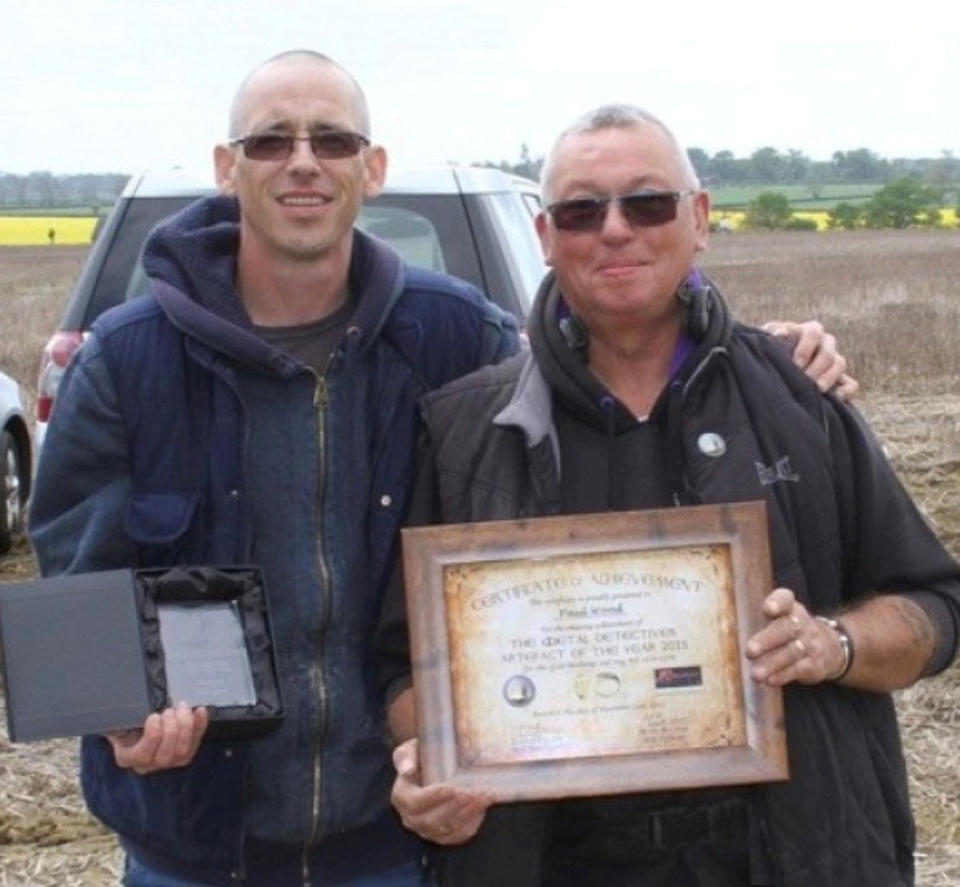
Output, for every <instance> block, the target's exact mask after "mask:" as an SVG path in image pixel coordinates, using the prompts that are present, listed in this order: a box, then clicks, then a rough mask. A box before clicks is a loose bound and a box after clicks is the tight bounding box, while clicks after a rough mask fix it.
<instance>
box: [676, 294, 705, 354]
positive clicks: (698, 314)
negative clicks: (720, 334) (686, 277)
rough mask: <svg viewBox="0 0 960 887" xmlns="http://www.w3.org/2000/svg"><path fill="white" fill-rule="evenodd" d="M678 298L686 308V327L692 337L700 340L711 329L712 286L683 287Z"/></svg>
mask: <svg viewBox="0 0 960 887" xmlns="http://www.w3.org/2000/svg"><path fill="white" fill-rule="evenodd" d="M677 298H678V299H679V300H680V302H681V303H682V304H683V306H684V308H685V309H686V310H685V315H686V316H685V324H684V325H685V327H686V331H687V334H688V335H689V336H690V338H692V339H694V340H695V341H697V342H699V341H700V340H701V339H703V337H704V336H706V334H707V330H709V329H710V288H709V287H706V286H690V285H686V286H683V287H681V289H680V291H679V292H678V293H677Z"/></svg>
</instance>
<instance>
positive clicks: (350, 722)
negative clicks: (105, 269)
mask: <svg viewBox="0 0 960 887" xmlns="http://www.w3.org/2000/svg"><path fill="white" fill-rule="evenodd" d="M238 221H239V216H238V209H237V205H236V203H235V201H234V200H232V199H229V198H224V197H216V198H208V199H205V200H201V201H198V202H197V203H195V204H193V205H192V206H191V207H189V208H187V209H186V210H184V211H183V212H182V213H181V214H180V215H179V216H177V217H175V218H173V219H172V220H171V221H169V222H168V223H166V224H164V225H162V226H161V227H160V228H158V229H157V231H155V232H154V233H153V235H151V237H150V239H149V241H148V243H147V245H146V248H145V254H144V268H145V270H146V272H147V275H148V277H149V278H150V281H151V287H150V295H149V296H148V297H147V298H144V299H139V300H136V301H135V302H131V303H127V304H125V305H123V306H120V307H118V308H116V309H113V310H111V311H109V312H107V313H105V314H104V315H103V316H102V317H101V318H99V319H98V320H97V322H96V323H95V324H94V327H93V330H92V334H91V337H90V339H89V340H88V341H87V343H86V344H85V345H84V347H83V348H82V349H81V350H80V352H79V353H78V354H77V356H76V358H75V359H74V360H73V362H72V364H71V366H70V368H69V370H68V372H67V374H66V376H65V378H64V381H63V384H62V386H61V388H60V392H59V396H58V400H57V407H56V410H55V412H54V415H53V418H52V421H51V424H50V428H49V432H48V435H47V438H46V441H45V445H44V450H43V453H42V457H41V462H40V466H39V470H38V477H37V485H36V493H35V498H34V501H33V507H32V514H31V535H32V540H33V543H34V546H35V548H36V550H37V554H38V557H39V560H40V565H41V569H42V571H43V573H44V574H45V575H51V574H56V573H64V572H88V571H92V570H102V569H112V568H118V567H131V566H132V567H137V566H162V565H169V564H235V563H255V564H258V565H259V566H260V567H261V568H262V569H263V571H264V576H265V581H266V586H267V590H268V594H269V600H270V608H271V619H272V623H273V630H274V635H275V643H276V647H277V652H278V656H279V670H280V673H281V682H282V691H283V695H284V709H285V719H284V723H283V725H282V726H281V728H280V730H279V731H278V732H277V733H275V734H273V735H271V736H270V737H268V738H266V739H260V740H254V741H248V742H234V743H225V742H207V743H204V744H203V745H202V746H201V749H200V751H199V753H198V755H197V757H196V759H195V761H194V762H193V763H192V764H191V765H190V766H188V767H185V768H182V769H177V770H171V771H166V772H161V773H156V774H153V775H150V776H147V777H141V776H138V775H136V774H134V773H132V772H130V771H126V770H122V769H119V768H117V767H116V766H115V764H114V762H113V755H112V752H111V750H110V747H109V745H108V744H107V742H106V740H104V739H103V738H100V737H86V738H85V739H84V742H83V757H82V781H83V787H84V792H85V795H86V798H87V802H88V804H89V806H90V808H91V810H92V811H93V812H94V813H95V814H96V815H97V816H98V817H99V818H101V819H102V820H103V821H104V822H106V823H107V824H108V825H109V826H110V827H111V828H113V829H114V830H116V831H117V832H118V833H119V834H120V836H121V838H122V840H123V841H124V843H125V845H126V846H127V847H128V848H130V849H132V850H133V852H135V853H136V854H137V855H138V856H140V857H142V858H144V859H146V860H148V861H151V862H153V863H154V864H155V865H157V866H159V867H160V868H162V869H165V870H168V871H173V872H177V873H182V874H184V875H187V876H193V877H197V878H202V879H204V880H207V881H211V882H214V883H236V882H237V881H242V880H243V879H244V851H243V848H244V841H245V839H246V838H251V837H252V838H253V839H256V840H257V841H262V842H266V846H267V847H269V848H276V847H286V846H289V847H291V848H306V849H304V850H303V851H302V853H303V859H304V861H306V862H308V863H309V864H312V865H314V866H316V867H318V868H320V869H322V868H323V867H324V866H329V867H330V872H331V874H334V873H338V872H339V869H338V868H337V866H338V865H341V864H342V865H343V866H346V867H347V870H349V869H350V868H351V867H353V871H354V872H356V871H357V870H358V869H361V870H362V868H363V867H364V866H366V867H368V868H369V869H371V870H375V869H376V868H377V867H383V866H385V865H389V864H392V862H393V861H394V859H395V858H396V861H399V858H410V854H411V853H412V852H413V845H412V844H410V843H408V841H409V836H407V835H406V833H405V832H403V831H402V829H401V828H400V826H399V824H398V823H397V822H396V820H395V819H394V818H393V815H392V813H391V812H390V810H389V803H388V794H389V786H390V784H391V782H392V766H391V764H390V759H389V749H388V746H387V743H386V740H385V738H384V737H385V736H386V731H385V728H384V723H383V705H382V699H381V698H380V696H379V694H378V692H377V690H376V687H375V681H374V679H373V675H372V671H371V667H370V664H369V661H368V660H369V646H370V639H371V635H372V626H373V625H374V624H375V621H376V617H377V613H378V610H379V605H380V599H381V596H382V590H383V587H384V584H385V582H386V580H387V577H388V574H389V572H390V566H391V564H392V562H393V557H394V553H395V545H396V538H397V530H398V528H399V526H400V523H401V521H402V519H403V516H404V514H405V511H406V508H407V502H408V496H409V491H410V487H411V473H412V461H413V453H414V447H415V441H416V436H417V417H416V409H415V403H416V400H417V398H418V397H419V396H420V395H422V394H423V393H424V392H426V391H429V390H431V389H433V388H436V387H438V386H440V385H442V384H443V383H445V382H447V381H449V380H451V379H453V378H456V377H458V376H461V375H463V374H465V373H467V372H470V371H472V370H473V369H475V368H477V367H479V366H482V365H484V364H487V363H492V362H497V361H499V360H500V359H502V358H504V357H506V356H507V355H509V354H512V353H513V352H515V351H516V350H517V348H518V333H517V326H516V323H515V321H514V320H513V319H512V318H511V317H509V316H508V315H506V314H504V313H503V312H501V311H500V310H499V309H498V308H497V307H496V306H494V305H493V304H492V303H491V302H489V301H488V300H487V299H485V298H484V296H483V295H482V294H481V293H480V292H479V291H478V290H476V289H475V288H474V287H471V286H469V285H468V284H465V283H463V282H461V281H458V280H455V279H453V278H450V277H446V276H443V275H439V274H435V273H432V272H427V271H423V270H420V269H414V268H411V267H408V266H406V265H405V264H404V263H403V261H402V260H401V259H400V258H399V256H397V255H396V253H394V252H393V251H392V250H391V249H390V248H389V247H387V246H386V245H384V244H382V243H380V242H378V241H376V240H374V239H373V238H370V237H368V236H366V235H364V234H363V233H361V232H359V231H357V232H355V233H354V244H353V257H352V262H351V267H350V275H349V286H350V291H351V294H352V295H353V297H354V300H355V304H356V308H355V311H354V313H353V316H352V317H351V320H350V323H349V328H348V331H347V335H346V337H345V339H344V341H343V342H342V343H341V345H340V346H339V348H338V349H337V350H336V351H335V353H334V355H333V357H332V359H331V362H330V365H329V367H328V369H327V371H326V372H325V374H324V375H323V377H319V376H317V374H315V373H314V372H313V371H312V370H310V369H308V368H306V367H304V366H302V365H301V364H299V363H297V362H296V361H294V360H292V359H291V358H290V357H288V356H287V355H285V354H284V353H282V352H281V351H279V350H277V349H276V348H274V347H272V346H271V345H269V344H268V343H266V342H265V341H264V340H263V339H261V338H260V337H258V336H257V335H256V334H255V332H254V330H253V328H252V326H251V323H250V320H249V318H248V317H247V315H246V313H245V312H244V310H243V308H242V306H241V304H240V302H239V300H238V298H237V295H236V292H235V288H234V279H235V274H236V255H237V247H238V242H239V225H238ZM318 466H319V470H318ZM351 847H352V848H353V851H352V852H350V853H349V854H347V853H345V852H341V851H344V850H345V848H351ZM361 847H362V849H361ZM338 848H339V849H338ZM338 853H339V857H338ZM347 856H349V858H345V857H347ZM397 857H399V858H397ZM338 858H339V862H338ZM348 873H349V871H348ZM292 877H293V873H292V872H291V878H292ZM300 877H301V874H300V866H299V865H298V866H297V871H296V879H297V883H299V882H300ZM274 883H276V884H281V883H285V880H284V879H283V876H282V875H281V874H280V873H279V872H278V873H277V876H276V879H275V881H274Z"/></svg>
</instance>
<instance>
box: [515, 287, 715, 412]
mask: <svg viewBox="0 0 960 887" xmlns="http://www.w3.org/2000/svg"><path fill="white" fill-rule="evenodd" d="M676 298H677V300H678V301H679V302H680V306H681V312H682V315H683V326H682V333H681V337H680V340H679V341H678V343H677V348H676V351H675V353H674V356H673V362H672V364H671V367H670V375H671V384H675V383H678V382H679V383H681V384H682V383H683V382H685V381H686V380H687V379H688V378H689V376H690V374H691V373H692V372H693V370H694V368H695V367H696V366H697V365H698V364H699V363H700V362H701V360H702V359H703V358H704V357H705V356H706V355H707V354H708V353H709V352H710V351H711V350H713V349H715V348H717V347H718V346H719V347H722V346H724V345H725V344H726V342H727V341H728V339H729V337H730V331H731V328H732V322H731V319H730V316H729V311H728V309H727V306H726V304H725V303H724V301H723V299H722V298H721V296H720V294H719V293H718V292H717V290H716V288H715V287H714V286H713V284H712V283H711V282H710V281H709V279H708V278H707V277H706V275H704V274H703V273H702V272H700V271H699V270H696V269H695V270H694V271H692V272H691V274H690V276H689V277H688V278H687V279H686V280H685V281H684V283H683V284H682V285H681V286H680V288H679V289H678V290H677V294H676ZM528 333H529V336H530V346H531V349H532V351H533V354H534V356H535V357H536V360H537V363H538V364H539V366H540V369H541V371H542V372H543V375H544V378H545V379H546V381H547V382H548V383H549V385H550V388H551V390H552V391H553V392H554V395H555V396H556V397H558V398H560V399H561V400H562V401H563V404H564V407H565V408H566V409H568V410H569V411H571V412H572V413H574V414H575V415H577V416H578V417H579V418H580V419H581V420H583V421H586V422H589V423H590V424H593V425H596V426H598V427H604V428H607V429H608V430H610V431H622V430H628V429H629V428H631V427H633V426H634V425H635V424H636V421H637V420H636V418H635V417H634V416H633V415H632V414H631V413H630V411H629V410H627V409H626V408H625V407H624V406H623V404H621V403H620V402H619V401H618V400H617V399H616V398H615V397H614V396H613V395H611V394H610V392H609V391H607V389H606V388H605V387H604V385H603V383H602V382H600V380H599V379H598V378H597V377H596V376H594V375H593V374H592V373H591V372H590V370H589V369H588V368H587V351H588V348H589V344H590V335H589V332H588V330H587V328H586V326H585V325H584V324H583V323H582V322H581V321H580V320H579V318H577V317H576V316H575V315H574V314H573V313H572V312H571V311H570V308H569V306H568V305H567V303H566V301H565V300H564V298H563V294H562V293H561V292H560V288H559V286H558V285H557V280H556V275H555V274H554V272H552V271H551V272H550V273H549V274H548V275H547V276H546V277H545V278H544V280H543V283H542V284H541V285H540V289H539V290H538V292H537V296H536V299H535V300H534V304H533V307H532V309H531V312H530V317H529V319H528ZM656 410H657V407H655V408H654V412H655V411H656Z"/></svg>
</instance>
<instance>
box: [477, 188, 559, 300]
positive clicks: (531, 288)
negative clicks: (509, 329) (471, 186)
mask: <svg viewBox="0 0 960 887" xmlns="http://www.w3.org/2000/svg"><path fill="white" fill-rule="evenodd" d="M533 199H534V200H535V199H536V198H533ZM484 205H485V206H486V207H487V209H488V210H489V211H490V212H492V213H493V214H494V216H496V219H497V222H496V224H495V225H494V228H495V229H497V230H502V231H503V232H504V234H503V236H504V237H505V238H506V239H507V240H508V241H509V242H510V245H511V249H512V252H513V254H514V255H515V256H516V257H517V262H516V264H515V267H514V270H515V271H516V273H518V274H519V276H520V281H519V283H520V289H521V291H522V292H524V293H527V295H528V297H529V298H530V300H531V301H532V299H533V294H534V293H536V291H537V287H539V286H540V281H541V280H542V279H543V276H544V274H546V271H547V268H546V266H545V265H544V264H543V253H542V252H541V251H540V243H539V242H538V240H537V238H536V236H535V235H534V233H533V230H532V229H531V227H530V208H529V207H528V205H527V204H526V203H525V202H521V201H519V200H515V199H513V196H512V195H511V194H490V195H488V196H487V198H486V199H485V201H484ZM534 214H535V213H534ZM527 308H529V304H527V305H525V306H524V309H527Z"/></svg>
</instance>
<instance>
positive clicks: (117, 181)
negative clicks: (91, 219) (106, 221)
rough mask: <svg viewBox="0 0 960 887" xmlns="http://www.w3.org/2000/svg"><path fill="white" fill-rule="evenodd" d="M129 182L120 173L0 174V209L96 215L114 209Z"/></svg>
mask: <svg viewBox="0 0 960 887" xmlns="http://www.w3.org/2000/svg"><path fill="white" fill-rule="evenodd" d="M128 178H129V176H127V175H124V174H122V173H73V174H67V175H54V174H53V173H51V172H31V173H28V174H27V175H15V174H14V173H0V207H11V208H17V209H29V208H31V207H36V208H42V207H76V208H82V207H89V209H90V211H91V213H92V214H93V215H97V214H98V213H99V210H100V209H101V208H109V207H111V206H113V204H114V202H115V201H116V199H117V197H119V196H120V192H121V191H123V187H124V185H126V183H127V179H128Z"/></svg>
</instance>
